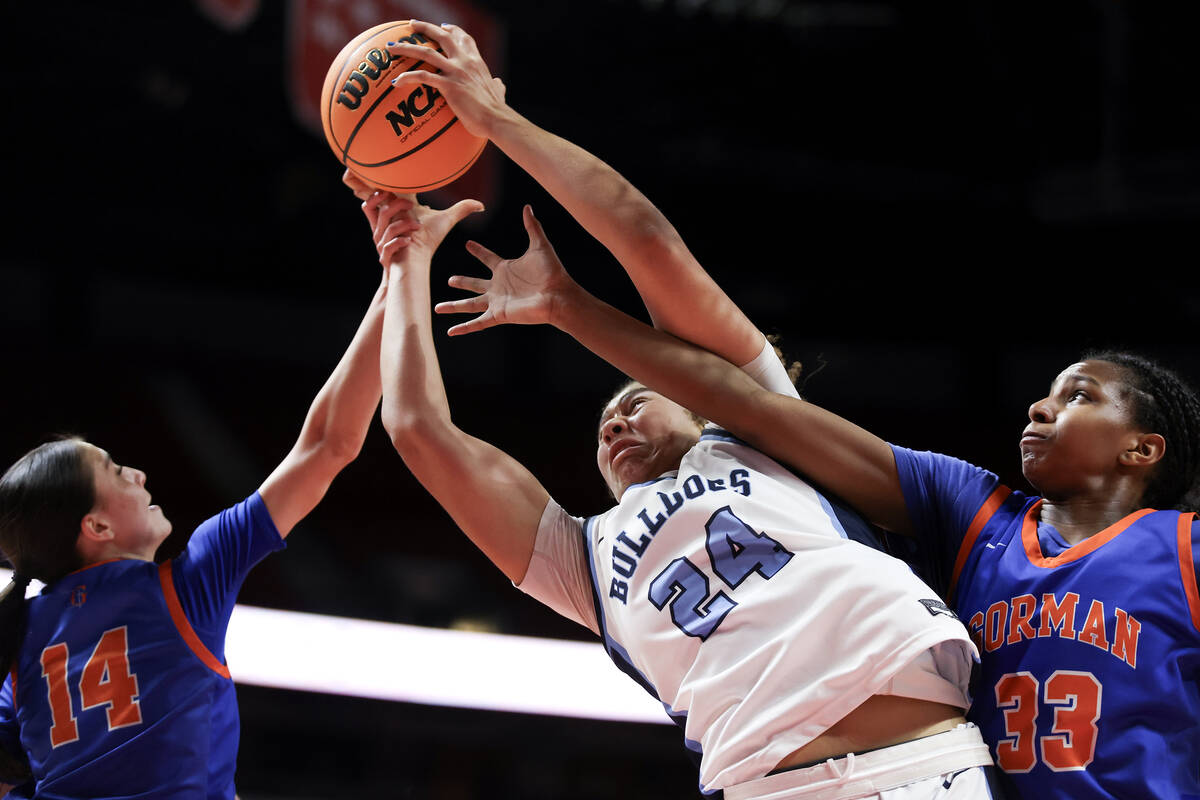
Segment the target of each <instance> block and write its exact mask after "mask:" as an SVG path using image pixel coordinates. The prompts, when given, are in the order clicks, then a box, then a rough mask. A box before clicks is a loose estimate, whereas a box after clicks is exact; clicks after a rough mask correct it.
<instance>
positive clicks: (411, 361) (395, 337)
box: [376, 201, 550, 583]
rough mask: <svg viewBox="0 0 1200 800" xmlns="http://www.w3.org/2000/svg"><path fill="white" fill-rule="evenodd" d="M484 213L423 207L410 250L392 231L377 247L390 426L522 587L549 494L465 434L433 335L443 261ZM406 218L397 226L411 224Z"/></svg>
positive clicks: (457, 518) (405, 454) (443, 498)
mask: <svg viewBox="0 0 1200 800" xmlns="http://www.w3.org/2000/svg"><path fill="white" fill-rule="evenodd" d="M480 208H481V206H480V205H479V204H478V203H477V202H475V201H463V202H461V203H459V204H457V205H455V206H453V207H451V208H450V209H447V210H445V211H434V210H432V209H428V208H425V207H423V206H417V207H416V208H414V209H413V211H412V214H413V215H415V217H416V219H417V220H418V221H419V223H420V228H419V229H418V230H416V231H415V232H413V233H412V234H411V236H410V241H409V242H408V244H407V246H404V247H402V248H400V249H398V250H394V249H391V248H390V244H391V238H392V237H391V233H390V232H388V228H387V227H385V228H384V234H383V236H381V237H379V238H377V240H376V245H377V247H378V248H379V251H380V257H381V260H382V261H383V263H384V264H386V265H387V268H386V269H387V273H388V292H387V313H386V319H385V322H384V333H383V346H382V354H381V361H380V372H381V374H382V376H383V410H382V416H383V425H384V427H385V428H386V429H387V431H388V435H389V436H390V437H391V439H392V443H393V445H394V446H395V448H396V452H398V453H399V454H400V457H401V458H402V459H404V463H405V464H406V465H407V466H408V468H409V470H411V471H412V473H413V475H414V476H416V478H417V480H418V481H420V482H421V485H422V486H424V487H425V489H426V490H427V491H428V492H429V493H430V494H431V495H433V497H434V499H436V500H437V501H438V503H440V504H441V506H442V508H443V509H445V510H446V512H447V513H448V514H449V515H450V517H451V518H452V519H453V520H454V522H455V524H457V525H458V526H459V528H461V529H462V531H463V532H464V533H466V534H467V536H468V537H469V538H470V539H471V541H473V542H474V543H475V545H476V546H477V547H479V549H480V550H482V551H483V553H484V554H485V555H486V556H487V557H488V558H489V559H490V560H491V561H492V563H494V564H495V565H496V566H497V567H499V568H500V569H501V571H503V572H504V574H505V575H507V576H508V577H509V579H511V580H512V581H514V582H516V583H520V582H521V580H522V579H523V578H524V577H525V571H526V569H527V567H528V566H529V559H530V557H531V556H532V554H533V546H534V542H535V540H536V538H537V530H538V525H539V523H540V521H541V517H542V513H543V511H544V510H545V508H546V504H547V502H548V501H549V499H550V497H549V494H548V493H547V492H546V490H545V489H544V488H543V487H542V485H541V483H539V482H538V480H537V479H536V478H535V477H534V476H533V475H532V474H531V473H530V472H529V471H528V470H527V469H525V467H523V466H522V465H521V464H520V463H518V462H517V461H516V459H514V458H512V457H511V456H509V455H508V454H506V453H504V452H503V451H501V450H500V449H498V448H496V447H494V446H492V445H491V444H488V443H487V442H484V441H482V440H480V439H477V438H476V437H474V436H471V435H469V434H467V433H465V432H464V431H462V430H461V429H459V427H458V426H457V425H455V423H454V421H453V419H452V418H451V416H450V405H449V401H448V400H447V397H446V388H445V385H444V383H443V381H442V375H441V369H440V367H439V365H438V358H437V352H436V351H435V349H434V345H433V332H432V329H431V321H432V313H431V309H430V306H431V300H430V291H429V273H430V263H431V261H432V258H433V253H434V251H435V250H436V249H437V247H438V245H439V244H440V243H441V241H442V239H443V238H444V236H445V234H446V232H447V231H449V229H450V228H451V227H452V226H453V225H454V224H456V223H457V222H458V221H459V220H460V219H462V218H463V217H465V216H466V215H467V214H468V213H471V212H473V211H477V210H479V209H480ZM403 216H404V215H403V214H402V215H401V216H400V217H399V218H396V219H393V221H391V222H389V223H388V225H389V226H390V225H396V224H403ZM388 218H391V215H390V214H388Z"/></svg>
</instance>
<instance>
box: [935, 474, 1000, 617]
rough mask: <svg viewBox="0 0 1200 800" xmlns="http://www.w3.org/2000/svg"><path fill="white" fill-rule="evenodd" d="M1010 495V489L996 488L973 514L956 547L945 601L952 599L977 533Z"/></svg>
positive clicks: (977, 536)
mask: <svg viewBox="0 0 1200 800" xmlns="http://www.w3.org/2000/svg"><path fill="white" fill-rule="evenodd" d="M1010 494H1012V489H1009V488H1008V487H1007V486H997V487H996V488H995V489H993V490H992V493H991V494H990V495H988V499H987V500H984V501H983V505H981V506H980V507H979V510H978V511H976V512H975V518H974V519H972V520H971V524H970V525H968V526H967V532H966V534H965V535H964V536H963V540H962V544H961V545H959V546H958V557H957V558H955V559H954V571H953V572H952V573H950V588H949V589H948V590H947V599H950V598H952V597H954V590H955V588H956V587H957V586H958V575H959V573H960V572H962V568H963V566H965V565H966V563H967V556H969V555H970V554H971V549H972V548H973V547H974V546H975V540H976V539H978V538H979V532H980V531H982V530H983V526H985V525H987V524H988V521H989V520H990V519H991V518H992V515H994V514H995V513H996V511H997V510H999V508H1000V506H1002V505H1003V504H1004V501H1005V500H1007V499H1008V496H1009V495H1010Z"/></svg>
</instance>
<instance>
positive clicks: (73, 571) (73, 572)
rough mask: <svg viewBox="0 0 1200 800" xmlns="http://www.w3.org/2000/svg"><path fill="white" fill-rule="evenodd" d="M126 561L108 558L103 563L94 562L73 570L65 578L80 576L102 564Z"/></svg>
mask: <svg viewBox="0 0 1200 800" xmlns="http://www.w3.org/2000/svg"><path fill="white" fill-rule="evenodd" d="M124 560H125V559H123V558H106V559H104V560H103V561H93V562H92V563H91V564H88V565H86V566H83V567H80V568H79V569H76V570H72V571H71V572H68V573H67V574H66V575H64V576H63V578H69V577H71V576H72V575H78V574H79V573H81V572H86V571H87V570H89V569H91V568H92V567H98V566H100V565H101V564H111V563H112V562H114V561H124ZM60 580H61V579H60Z"/></svg>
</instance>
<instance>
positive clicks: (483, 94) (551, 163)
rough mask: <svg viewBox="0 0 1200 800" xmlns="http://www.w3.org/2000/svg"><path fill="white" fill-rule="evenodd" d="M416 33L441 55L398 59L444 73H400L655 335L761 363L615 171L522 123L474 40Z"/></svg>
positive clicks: (665, 225)
mask: <svg viewBox="0 0 1200 800" xmlns="http://www.w3.org/2000/svg"><path fill="white" fill-rule="evenodd" d="M412 26H413V29H414V30H415V31H417V32H418V33H420V34H422V35H424V36H426V37H427V38H429V39H432V40H434V41H435V42H437V43H438V45H439V46H441V48H442V49H443V51H444V55H443V54H438V53H431V52H430V50H429V49H428V48H426V47H422V46H420V45H412V44H399V45H395V46H394V47H393V48H392V49H393V50H394V52H395V53H396V54H398V55H405V56H410V57H415V58H420V59H423V60H424V61H426V62H428V63H429V64H430V65H431V66H433V67H435V68H437V69H439V70H440V74H437V75H432V74H430V73H429V72H426V71H423V70H421V71H417V72H412V73H406V74H405V76H403V77H401V78H400V79H398V80H399V81H400V85H403V84H404V83H406V82H407V83H413V84H417V83H426V84H428V85H430V86H432V87H433V88H434V89H437V90H438V91H439V92H440V93H441V94H442V95H444V96H445V98H446V100H447V102H449V103H450V106H451V108H452V109H454V112H455V114H456V115H457V116H458V117H459V119H460V120H461V121H462V122H463V124H464V125H466V126H467V128H468V130H470V131H471V132H472V133H474V134H475V135H477V136H485V137H487V138H488V139H490V140H491V141H492V142H493V143H494V144H495V145H496V146H497V147H499V148H500V149H501V150H502V151H503V152H504V153H505V154H506V155H507V156H508V157H509V158H511V159H512V160H513V161H515V162H516V163H517V164H518V165H520V166H521V168H522V169H524V170H525V171H526V172H528V173H529V174H530V175H531V176H532V177H533V178H534V179H535V180H537V182H538V183H540V184H541V185H542V186H543V187H544V188H545V189H546V190H547V191H548V192H549V193H550V194H551V195H552V196H553V197H554V198H555V199H556V200H557V201H558V202H559V203H561V204H562V206H563V207H564V208H566V209H567V211H568V212H570V214H571V215H572V216H573V217H574V218H575V219H576V220H578V221H579V223H580V224H581V225H583V227H584V228H585V229H586V230H587V231H588V232H589V233H590V234H591V235H592V236H594V237H595V238H596V239H597V240H598V241H600V242H601V243H602V244H603V245H604V246H605V247H607V248H608V250H609V251H610V252H611V253H612V254H613V255H614V256H615V257H616V259H617V261H619V262H620V263H621V265H622V266H623V267H624V268H625V271H626V272H627V273H629V277H630V278H631V279H632V281H633V283H634V285H635V286H636V287H637V290H638V293H639V294H640V295H641V297H642V301H643V302H644V303H645V304H646V308H647V310H648V311H649V312H650V317H651V319H652V320H653V321H654V324H655V326H656V327H659V328H662V329H663V330H665V331H667V332H669V333H672V334H674V335H675V336H678V337H679V338H681V339H684V340H686V341H689V342H692V343H694V344H696V345H699V346H700V347H703V348H705V349H706V350H711V351H712V352H714V353H717V354H718V355H720V356H722V357H723V358H726V359H728V360H729V361H731V362H733V363H735V364H745V363H747V362H749V361H750V360H751V359H753V358H754V357H755V356H757V355H758V354H759V352H760V351H761V350H762V346H763V336H762V334H761V333H760V332H759V331H758V329H757V328H756V327H755V326H754V324H753V323H752V322H751V321H750V320H749V319H748V318H747V317H746V316H745V315H744V314H743V313H742V312H741V310H740V309H739V308H738V307H737V305H736V304H735V303H734V302H733V300H732V299H730V297H729V296H728V295H727V294H725V292H724V291H723V290H722V289H721V288H720V286H718V285H717V283H716V282H715V281H714V280H713V279H712V277H711V276H710V275H709V274H708V273H707V272H705V270H704V269H703V267H702V266H701V265H700V263H699V262H698V261H697V260H696V259H695V257H694V256H693V255H692V253H691V252H690V251H689V250H688V248H687V246H686V245H685V244H684V242H683V239H682V238H681V237H680V235H679V233H678V231H676V229H675V228H674V226H673V225H671V223H670V222H669V221H668V220H667V218H666V217H665V216H664V215H663V214H662V212H660V211H659V209H658V208H657V207H655V206H654V204H653V203H651V202H650V201H649V199H647V198H646V196H645V195H643V194H642V193H641V192H640V191H638V190H637V189H636V188H635V187H634V186H633V185H632V184H631V183H630V182H629V181H627V180H626V179H625V178H624V177H623V176H621V175H620V173H618V172H617V171H616V170H615V169H613V168H612V167H611V166H609V165H608V164H606V163H604V162H603V161H601V160H600V159H599V158H597V157H596V156H594V155H592V154H591V153H589V152H587V151H586V150H584V149H583V148H581V147H579V146H577V145H575V144H573V143H571V142H569V141H567V140H566V139H563V138H562V137H560V136H557V135H555V134H552V133H550V132H549V131H546V130H544V129H542V128H540V127H538V126H537V125H534V124H533V123H532V122H530V121H529V120H527V119H526V118H524V117H523V116H521V115H520V114H518V113H517V112H516V111H514V110H513V109H512V108H511V107H510V106H509V105H508V104H507V103H506V101H505V92H504V90H503V84H501V83H500V82H499V80H498V79H496V78H493V77H492V75H491V73H490V71H489V69H488V66H487V64H486V63H485V62H484V61H483V59H482V58H481V57H480V55H479V50H478V48H477V47H476V45H475V41H474V40H473V39H472V38H471V36H470V35H469V34H468V33H467V32H466V31H464V30H462V29H461V28H459V27H457V26H455V25H444V26H437V25H431V24H429V23H427V22H421V21H419V20H413V22H412Z"/></svg>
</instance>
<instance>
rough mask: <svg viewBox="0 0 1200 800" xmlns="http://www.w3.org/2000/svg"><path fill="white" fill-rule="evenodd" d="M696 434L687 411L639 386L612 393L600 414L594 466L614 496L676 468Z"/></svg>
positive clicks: (694, 424)
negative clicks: (597, 468)
mask: <svg viewBox="0 0 1200 800" xmlns="http://www.w3.org/2000/svg"><path fill="white" fill-rule="evenodd" d="M699 438H700V427H699V425H697V424H696V421H695V420H694V419H693V418H692V415H691V414H689V413H688V411H687V409H685V408H684V407H683V406H681V405H679V404H678V403H675V402H673V401H671V400H668V399H667V398H665V397H663V396H662V395H661V394H658V393H657V392H652V391H650V390H649V389H647V388H646V387H644V386H639V385H636V384H635V385H632V386H630V387H628V388H626V389H624V390H622V391H621V392H619V393H618V394H617V396H616V397H614V398H613V399H612V400H610V401H609V403H608V405H607V406H606V407H605V409H604V413H603V414H601V416H600V431H599V444H598V446H597V448H596V465H597V466H599V467H600V474H601V475H603V476H604V482H605V483H606V484H608V489H609V491H610V492H612V494H613V497H615V498H617V499H618V500H619V499H621V495H622V494H623V493H624V491H625V489H626V488H627V487H629V486H632V485H633V484H635V483H642V482H644V481H648V480H653V479H654V478H657V477H658V476H659V475H662V474H663V473H664V472H669V471H670V470H673V469H676V468H678V467H679V462H680V460H682V459H683V456H684V454H685V453H686V452H687V451H688V450H690V449H691V448H692V446H693V445H694V444H696V442H697V440H698V439H699Z"/></svg>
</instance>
